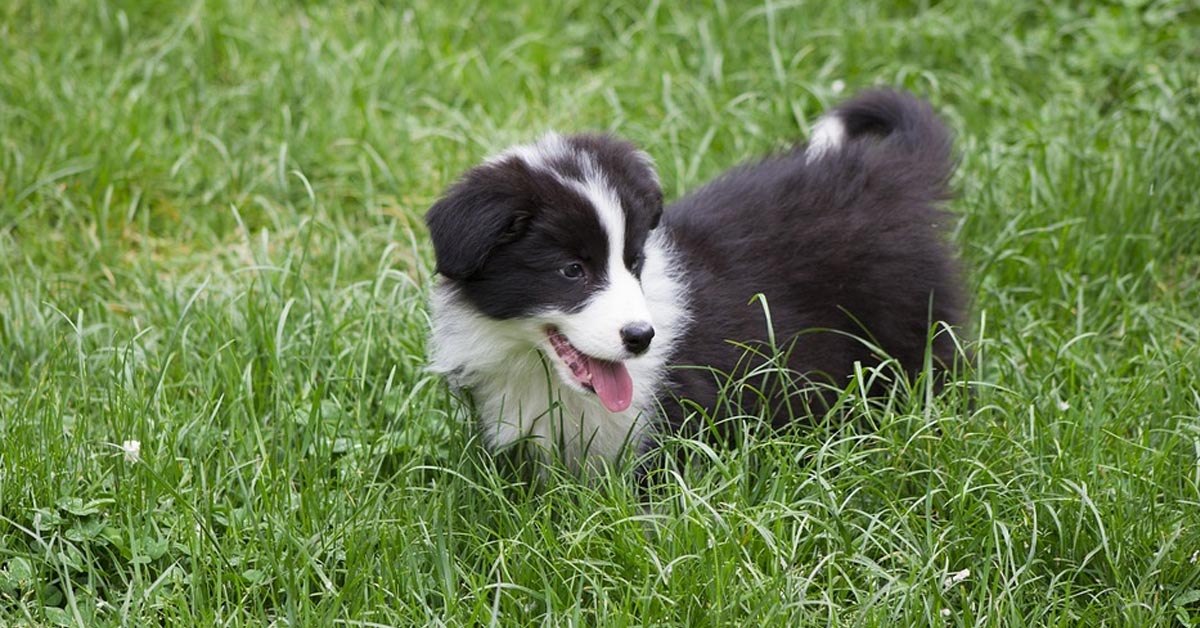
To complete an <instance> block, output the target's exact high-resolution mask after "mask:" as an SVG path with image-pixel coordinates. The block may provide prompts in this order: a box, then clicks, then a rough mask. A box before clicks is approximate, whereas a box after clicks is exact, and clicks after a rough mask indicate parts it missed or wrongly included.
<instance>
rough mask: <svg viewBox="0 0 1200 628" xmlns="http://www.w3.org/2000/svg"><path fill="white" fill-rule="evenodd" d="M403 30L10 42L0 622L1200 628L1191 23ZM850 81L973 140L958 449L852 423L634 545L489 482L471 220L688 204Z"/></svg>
mask: <svg viewBox="0 0 1200 628" xmlns="http://www.w3.org/2000/svg"><path fill="white" fill-rule="evenodd" d="M385 4H386V3H376V2H370V1H367V0H352V1H349V2H341V3H332V2H331V3H324V2H304V3H288V2H269V1H267V2H260V3H254V4H251V3H243V2H237V1H234V0H227V1H222V0H204V1H202V0H196V1H183V0H180V1H171V2H151V1H149V0H140V1H139V0H129V1H125V2H115V1H110V0H90V1H86V2H85V1H78V2H67V1H62V2H55V1H47V2H43V1H39V0H9V1H8V2H5V3H3V5H2V6H0V625H6V626H43V625H49V626H53V625H64V626H126V625H128V626H144V625H167V626H186V625H203V626H247V625H292V626H331V625H332V626H339V625H340V626H391V625H396V626H403V625H414V624H415V625H441V624H444V625H527V624H547V625H604V626H623V625H681V626H682V625H688V626H719V625H753V624H759V625H796V626H799V625H821V626H823V625H863V626H877V625H887V626H890V625H905V624H910V625H911V624H917V625H949V626H967V625H971V626H1011V625H1129V626H1144V625H1151V624H1158V625H1180V626H1182V625H1188V624H1194V623H1196V622H1197V621H1200V561H1198V557H1200V383H1198V381H1200V378H1198V375H1200V366H1198V365H1200V350H1198V349H1197V344H1198V343H1200V321H1198V318H1197V312H1200V206H1198V205H1197V202H1196V193H1195V190H1196V189H1197V188H1198V187H1200V172H1198V171H1197V169H1196V165H1197V164H1200V126H1197V124H1196V120H1197V118H1198V114H1200V49H1198V48H1197V47H1196V46H1195V42H1196V41H1198V40H1200V11H1198V10H1197V9H1196V8H1195V7H1193V6H1192V5H1190V4H1188V3H1175V2H1168V1H1156V0H1135V1H1129V2H1106V3H1055V2H1044V1H1038V0H1019V1H1014V2H1001V1H987V2H979V3H938V2H927V1H906V0H892V1H888V2H884V1H876V2H862V3H825V2H804V1H799V2H785V1H778V2H765V3H732V2H717V3H714V4H712V5H710V6H708V7H705V8H703V9H700V8H696V9H685V8H684V5H683V4H681V3H650V4H649V5H645V4H644V3H636V2H625V1H623V0H620V1H614V2H608V3H592V2H582V1H578V0H576V1H568V2H562V3H557V4H555V5H554V6H544V7H543V6H526V7H515V8H514V7H501V5H500V4H496V3H484V2H453V3H442V2H426V1H421V0H418V1H417V2H414V3H412V4H411V5H406V6H385ZM843 84H844V85H845V86H846V92H845V93H849V92H852V91H853V90H855V89H857V88H860V87H864V86H868V85H875V84H887V85H896V86H902V87H907V88H909V89H912V90H914V91H917V92H919V93H922V94H924V95H926V96H927V97H928V98H929V99H930V100H931V101H932V102H934V103H935V104H936V105H937V107H938V108H939V109H940V110H941V111H942V112H944V114H945V116H946V118H947V120H948V121H949V122H950V123H951V125H952V126H953V127H954V128H955V129H956V130H957V131H958V147H959V150H960V152H961V154H962V164H961V169H960V174H959V176H958V178H957V181H956V184H957V187H958V188H959V190H960V191H961V196H960V198H959V199H958V200H957V201H955V202H954V203H953V206H952V209H953V210H954V211H955V212H956V214H957V215H958V216H960V222H959V223H958V225H957V228H956V230H955V237H956V239H957V241H958V242H959V243H960V244H961V246H962V248H963V250H964V257H965V259H966V262H967V264H968V266H969V267H970V269H971V294H972V295H973V297H974V299H975V314H974V321H975V330H974V339H973V340H972V342H973V344H974V347H975V349H976V350H977V352H978V354H979V356H980V359H979V367H978V369H977V370H976V371H975V372H973V373H969V374H966V375H964V379H970V380H972V381H975V382H977V383H976V384H974V387H975V388H976V389H977V395H978V396H977V403H976V405H975V406H974V408H973V409H971V410H969V411H963V410H962V409H961V408H962V406H961V404H960V403H958V402H959V401H961V399H960V397H959V393H958V392H957V391H951V392H950V393H947V394H946V395H944V396H941V397H933V398H926V397H924V396H920V395H918V396H916V398H915V400H913V401H909V402H895V403H890V404H865V403H862V402H861V401H859V400H857V399H856V397H855V396H854V390H853V387H852V388H851V390H850V393H849V394H848V396H847V403H851V404H854V405H856V406H858V407H859V412H858V413H857V414H858V416H860V417H861V420H856V421H853V422H850V423H847V424H843V425H836V424H821V425H816V426H814V427H813V428H812V429H809V430H802V431H799V432H798V433H795V434H789V435H786V436H780V437H776V438H762V437H752V438H750V439H748V440H747V441H746V442H745V443H743V445H742V446H741V447H738V448H736V449H732V450H720V451H715V450H712V449H709V448H707V447H706V446H705V445H703V444H701V443H690V442H677V443H673V444H672V446H673V447H678V448H684V449H687V450H689V451H691V452H692V453H693V454H694V455H695V456H697V457H700V458H707V459H708V460H709V462H708V463H707V464H703V465H697V466H696V467H695V468H693V469H690V470H688V471H687V472H686V473H685V474H683V475H681V476H678V477H677V478H676V480H675V481H673V482H671V483H670V484H669V485H668V486H666V487H664V489H663V490H662V492H661V493H660V494H659V495H657V496H656V497H655V501H654V503H652V504H650V505H648V506H647V507H643V506H642V505H641V504H640V503H639V501H638V499H637V496H636V494H635V491H634V489H632V488H631V487H630V486H628V484H627V483H626V482H624V481H623V480H622V479H621V478H620V477H619V476H617V477H609V478H607V479H604V480H600V481H592V482H580V481H576V480H574V479H572V478H570V477H565V476H563V477H556V478H553V480H552V481H551V482H548V483H547V485H546V486H545V487H543V488H541V489H534V488H530V487H528V486H525V485H523V484H521V483H520V482H517V481H515V480H514V479H512V477H511V476H510V475H509V474H506V473H504V472H502V471H501V470H498V469H497V465H496V463H495V462H494V461H492V459H491V458H490V457H489V456H488V455H487V454H486V453H485V452H483V451H482V450H481V448H480V446H479V444H478V442H477V441H476V439H475V438H474V434H473V432H472V430H471V429H470V427H469V425H467V424H465V423H464V422H463V421H461V417H460V415H459V413H458V411H457V410H456V409H455V408H456V407H457V406H456V405H455V402H454V401H453V400H452V398H451V396H450V394H449V392H448V391H447V390H446V388H445V386H444V385H443V384H442V383H440V382H439V381H438V380H437V379H436V378H433V377H431V376H430V375H428V374H427V373H425V372H424V370H423V367H424V363H425V334H426V330H427V326H428V317H427V313H426V307H425V298H426V296H427V294H428V284H429V276H430V259H431V258H430V248H429V244H428V240H427V237H426V234H425V232H424V228H423V226H422V223H421V215H422V214H423V212H424V210H425V209H426V208H427V207H428V206H429V205H430V204H431V203H432V201H433V200H434V199H435V198H436V196H437V194H438V193H439V192H440V191H441V190H442V189H443V187H444V186H445V185H447V184H448V183H449V182H450V181H451V180H452V179H453V177H454V176H455V175H457V174H458V173H459V172H460V171H462V170H463V169H465V168H466V167H467V166H469V165H470V164H472V163H473V162H475V161H476V160H478V159H480V158H481V157H482V156H484V155H485V154H487V153H488V152H490V151H492V150H495V149H497V148H500V147H502V146H504V145H505V144H507V143H509V142H512V141H515V140H521V139H528V138H530V137H532V136H534V135H535V134H536V133H538V132H540V131H542V130H544V129H546V128H550V127H555V128H559V129H607V130H612V131H615V132H618V133H620V134H622V135H625V136H627V137H629V138H631V139H632V140H634V141H636V142H637V143H639V144H640V145H642V146H644V147H645V148H646V149H647V150H648V151H649V152H650V154H652V155H653V156H654V157H655V158H656V159H657V160H658V163H659V166H660V169H661V174H662V177H663V180H664V181H665V185H666V194H667V196H668V198H674V197H677V196H678V195H679V194H680V193H681V192H683V191H684V190H687V189H690V188H692V187H694V186H696V185H698V184H699V183H701V182H702V181H704V180H706V179H707V178H708V177H710V176H712V175H714V174H716V173H717V172H719V171H721V170H722V169H723V168H726V167H728V166H729V165H732V164H734V163H735V162H737V161H739V160H741V159H744V158H747V157H749V156H752V155H757V154H760V153H762V152H764V151H769V150H772V149H778V148H780V147H783V146H785V145H786V144H787V143H788V142H789V141H791V140H793V139H797V138H803V137H804V136H805V134H806V129H807V128H808V124H809V122H810V121H811V120H812V119H813V118H814V117H815V116H816V115H818V114H819V113H820V112H821V111H822V110H823V109H824V108H825V107H827V106H828V105H830V104H831V103H834V102H836V101H837V100H838V99H839V98H840V97H842V96H844V95H845V93H842V94H839V93H838V90H837V87H838V86H840V85H843ZM135 442H136V443H137V444H138V447H137V448H136V449H135V447H134V443H135Z"/></svg>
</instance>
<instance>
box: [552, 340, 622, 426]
mask: <svg viewBox="0 0 1200 628" xmlns="http://www.w3.org/2000/svg"><path fill="white" fill-rule="evenodd" d="M546 337H547V338H548V339H549V340H550V346H552V347H554V352H555V353H557V354H558V357H559V359H561V360H562V361H563V364H566V365H567V368H568V369H570V371H571V376H572V377H574V378H575V381H576V382H579V385H580V386H583V387H584V388H586V389H587V390H590V391H592V392H594V393H596V396H597V397H599V398H600V403H602V404H604V407H605V408H607V409H608V411H609V412H621V411H623V410H625V409H626V408H628V407H629V404H630V403H632V402H633V379H632V378H630V377H629V370H628V369H626V368H625V365H624V364H622V363H620V362H609V361H608V360H601V359H600V358H594V357H592V356H590V355H588V354H586V353H584V352H582V351H580V350H579V349H576V348H575V345H573V344H571V341H570V340H567V337H566V336H564V335H563V334H562V332H560V331H558V329H557V328H554V327H547V328H546Z"/></svg>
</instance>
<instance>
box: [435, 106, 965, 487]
mask: <svg viewBox="0 0 1200 628" xmlns="http://www.w3.org/2000/svg"><path fill="white" fill-rule="evenodd" d="M953 167H954V160H953V157H952V153H951V142H950V136H949V134H948V132H947V131H946V129H945V127H944V126H943V125H942V124H941V123H940V122H939V121H938V119H937V117H936V116H935V115H934V113H933V111H932V110H931V108H930V107H929V106H928V105H926V104H925V103H923V102H921V101H919V100H917V99H915V98H914V97H912V96H910V95H907V94H903V93H897V92H892V91H886V90H876V91H869V92H866V93H864V94H862V95H860V96H858V97H857V98H855V99H853V100H850V101H849V102H847V103H845V104H843V105H841V106H840V107H838V108H836V109H834V110H832V111H831V112H829V113H828V114H826V115H825V116H824V117H823V118H821V119H820V120H819V121H818V122H817V123H816V125H815V126H814V127H813V132H812V138H811V141H810V142H809V143H808V144H807V145H806V146H798V147H796V148H794V149H792V150H791V151H788V152H786V153H783V154H780V155H776V156H772V157H768V158H766V159H764V160H762V161H758V162H755V163H750V164H745V165H742V166H739V167H737V168H734V169H733V170H730V171H729V172H727V173H725V174H724V175H722V176H721V177H719V178H717V179H716V180H715V181H713V182H711V183H709V184H707V185H705V186H704V187H702V188H700V189H699V190H696V191H695V192H693V193H691V194H689V195H688V196H687V197H685V198H683V199H682V200H679V201H677V202H675V203H674V204H672V205H670V206H669V207H667V208H666V209H665V210H664V209H663V206H662V192H661V189H660V185H659V181H658V177H657V174H656V172H655V169H654V165H653V162H652V160H651V159H650V157H649V156H648V155H646V154H645V153H643V152H641V151H640V150H637V149H636V148H635V147H634V146H632V145H631V144H629V143H628V142H625V141H622V140H620V139H616V138H614V137H611V136H607V135H576V136H563V135H557V134H553V133H552V134H549V135H546V136H545V137H542V138H541V139H540V140H538V141H536V142H534V143H532V144H526V145H521V146H516V147H513V148H510V149H508V150H506V151H504V152H501V153H500V154H498V155H495V156H493V157H491V158H490V159H488V160H487V161H485V162H484V163H483V164H481V165H479V166H476V167H475V168H472V169H471V170H469V171H468V172H467V173H466V174H464V175H463V176H462V178H460V179H459V180H458V181H457V182H456V183H455V184H454V185H452V186H451V187H450V189H449V190H448V191H447V192H446V193H445V195H444V196H443V197H442V198H441V199H440V200H439V201H437V203H436V204H434V206H433V207H432V208H431V209H430V210H429V212H428V214H427V215H426V221H427V223H428V225H429V230H430V234H431V236H432V239H433V245H434V250H435V256H436V261H437V272H438V274H439V275H440V277H439V278H438V280H437V284H436V286H435V287H434V289H433V303H432V309H433V336H432V357H431V363H432V369H433V370H434V371H436V372H440V373H442V374H444V375H445V377H446V378H447V379H448V380H449V382H450V383H451V385H452V386H454V387H456V388H458V389H463V390H466V391H469V393H470V395H471V396H472V398H473V399H474V400H475V402H476V406H477V409H478V412H479V414H480V425H481V429H482V433H483V436H484V439H485V440H486V442H487V443H488V445H489V446H490V447H492V448H493V449H500V448H504V447H505V446H507V445H510V444H512V443H514V442H517V441H522V440H532V441H533V442H534V444H536V445H538V446H541V447H543V448H545V451H548V452H554V453H557V454H558V455H559V456H561V458H562V460H563V461H564V462H566V463H567V465H568V466H570V467H572V468H579V467H584V466H595V465H603V464H604V463H607V462H611V461H612V460H614V459H615V458H616V457H617V456H618V455H619V454H620V453H621V452H622V451H623V450H624V449H625V448H626V447H632V448H635V449H644V448H646V447H647V446H649V445H651V444H652V443H653V435H654V434H655V433H656V432H660V431H661V432H677V431H679V430H681V429H685V428H684V425H685V424H688V425H692V424H695V423H700V422H701V421H691V422H688V421H687V419H688V418H689V416H692V415H695V414H696V413H700V415H702V416H705V417H707V419H711V417H714V416H717V415H719V414H721V413H723V412H724V413H733V414H737V413H738V412H742V411H745V412H760V413H766V416H768V417H773V422H774V423H775V424H776V425H783V424H786V423H787V422H788V421H790V420H791V419H792V417H807V416H811V413H812V412H820V411H823V410H824V409H825V408H826V407H827V404H828V402H829V401H830V398H829V397H827V396H826V395H828V394H829V393H828V392H821V387H820V386H818V387H817V388H815V389H813V388H811V387H810V389H809V390H808V391H807V392H806V393H802V394H800V395H799V396H797V395H796V394H794V393H795V390H794V388H793V390H792V391H790V392H789V391H788V390H787V386H783V387H781V388H779V389H778V390H774V392H765V391H766V390H767V389H770V388H771V386H770V382H768V381H767V380H768V378H769V377H772V376H773V377H775V378H778V377H779V373H780V372H781V371H786V372H787V373H788V374H790V375H791V376H792V378H789V379H793V380H799V381H816V382H819V383H826V384H832V386H833V387H844V385H845V384H846V382H847V381H848V378H849V377H850V376H851V375H852V374H853V372H854V368H855V364H856V363H861V364H862V365H864V366H871V365H873V364H878V363H879V362H880V361H881V360H882V359H883V358H882V356H883V355H886V356H887V357H889V358H891V359H893V360H895V361H896V363H898V364H899V365H900V366H901V367H902V368H903V370H904V371H905V372H907V373H909V374H912V373H915V372H917V371H920V370H921V369H922V367H923V366H924V364H925V361H926V356H927V355H929V354H930V353H931V354H932V355H931V358H932V362H933V364H934V365H935V367H936V366H938V365H948V364H951V363H952V362H953V360H954V355H955V352H954V346H953V343H952V342H951V340H950V339H949V338H947V337H946V335H945V334H938V335H935V336H934V339H933V341H932V344H931V343H930V340H929V338H930V330H931V327H932V326H933V325H935V324H936V323H938V322H944V323H947V324H949V325H959V324H961V323H962V322H963V318H964V311H963V310H964V307H963V290H962V288H961V285H960V273H959V270H958V264H957V261H956V255H955V254H954V251H953V248H952V247H951V246H950V245H949V244H948V242H947V241H946V238H945V234H944V227H945V225H946V223H947V216H946V215H945V214H944V213H943V212H942V211H941V209H940V208H939V204H940V203H941V202H942V201H944V200H946V199H947V198H948V197H949V191H948V184H947V182H948V179H949V177H950V175H951V173H952V171H953ZM768 312H769V319H768ZM696 367H700V368H696ZM772 374H774V375H772ZM739 377H740V378H741V379H739V380H738V381H740V382H741V386H738V387H734V388H737V389H738V390H740V391H742V393H744V399H742V401H747V403H750V404H751V405H753V404H757V405H754V407H751V408H748V409H746V410H739V409H738V408H740V407H741V406H740V402H739V400H738V399H734V400H733V402H732V403H731V400H730V396H731V394H733V395H734V396H735V397H736V396H737V394H736V391H735V392H733V393H731V390H729V389H727V388H729V387H728V386H727V384H728V382H729V381H730V378H735V379H736V378H739ZM824 388H826V389H828V388H830V387H829V386H825V387H824ZM814 390H816V392H814ZM797 400H799V401H797ZM797 404H803V405H802V407H800V408H797V407H795V406H796V405H797ZM707 419H706V420H707Z"/></svg>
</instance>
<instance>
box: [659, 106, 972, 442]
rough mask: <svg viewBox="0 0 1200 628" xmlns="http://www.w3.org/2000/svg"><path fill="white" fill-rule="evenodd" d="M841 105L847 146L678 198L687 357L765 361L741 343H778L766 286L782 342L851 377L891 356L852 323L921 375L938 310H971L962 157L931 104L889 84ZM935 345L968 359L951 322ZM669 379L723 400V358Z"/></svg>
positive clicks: (710, 405)
mask: <svg viewBox="0 0 1200 628" xmlns="http://www.w3.org/2000/svg"><path fill="white" fill-rule="evenodd" d="M835 111H836V114H837V115H838V116H839V117H840V118H841V120H842V121H843V123H844V124H845V128H846V131H847V137H846V139H845V141H844V142H843V144H842V145H841V146H840V147H838V148H836V149H833V150H830V151H828V152H827V153H826V154H824V155H823V156H821V157H819V158H816V159H814V160H813V161H812V162H809V161H808V158H807V156H806V155H805V150H804V148H803V147H801V148H797V149H795V150H793V151H791V152H789V153H786V154H783V155H779V156H775V157H770V158H767V159H764V160H762V161H760V162H758V163H754V164H750V165H744V166H741V167H738V168H735V169H734V170H732V171H730V172H728V173H726V174H725V175H723V176H721V177H720V178H718V179H717V180H715V181H713V182H711V183H709V184H708V185H706V186H704V187H702V188H700V189H699V190H696V191H695V192H693V193H691V194H689V195H688V196H687V197H685V198H683V199H681V200H679V201H678V202H676V203H674V204H672V205H670V206H669V207H668V208H667V209H666V211H665V212H664V215H663V219H662V225H663V228H665V229H667V230H669V232H670V234H671V237H672V239H673V241H674V242H675V245H676V248H677V250H678V251H679V253H681V254H682V256H683V260H682V261H683V265H684V267H686V268H687V273H686V277H687V281H688V284H689V286H690V291H689V296H690V301H691V303H692V304H693V322H692V324H691V325H690V327H689V329H688V332H687V334H686V335H685V338H684V339H683V341H682V342H680V343H679V349H678V351H677V353H676V355H675V356H674V358H673V360H672V362H673V363H674V364H676V365H703V366H708V367H712V368H714V369H715V370H717V371H719V372H721V373H726V374H733V375H735V376H739V375H743V374H745V373H746V372H748V369H751V368H754V367H756V366H759V365H761V364H762V363H763V360H762V359H751V360H749V361H743V362H742V363H741V364H740V365H739V360H742V359H743V357H744V356H745V355H746V351H745V349H744V348H741V347H737V346H734V345H733V344H732V343H730V342H729V341H730V340H731V339H732V340H737V341H739V342H740V343H744V344H749V345H751V346H756V345H757V346H760V347H761V346H763V345H765V343H766V340H767V338H768V335H767V327H766V321H765V319H764V316H763V309H762V306H761V304H760V303H758V302H756V301H753V300H754V297H755V295H756V294H762V295H764V296H765V297H766V300H767V303H768V305H769V307H770V312H771V315H772V324H773V326H774V331H775V335H776V344H777V346H779V347H782V348H785V349H790V354H789V360H788V363H787V366H788V367H789V369H790V370H792V371H793V372H795V373H797V374H801V375H804V376H807V377H809V378H811V379H814V380H816V381H826V382H829V383H832V384H833V385H834V386H837V387H842V386H844V384H845V382H846V381H847V378H848V377H849V376H850V375H851V374H852V371H853V368H854V363H855V362H856V361H858V362H862V363H863V364H864V365H866V366H870V365H872V364H876V363H878V361H879V356H877V355H874V354H873V353H872V351H871V350H870V349H869V348H868V346H867V345H865V344H864V343H863V342H862V341H860V340H858V339H855V338H853V337H850V336H848V335H847V334H849V335H852V336H857V337H862V338H870V339H873V340H874V341H875V342H877V343H878V346H879V347H880V348H882V349H883V351H884V352H886V353H887V354H888V355H889V356H890V357H892V358H894V359H896V360H898V361H899V362H900V364H901V365H902V366H903V368H904V370H906V371H907V372H909V373H910V374H911V373H913V372H914V371H917V370H919V369H920V368H922V365H923V363H924V355H925V349H926V345H927V339H928V333H929V330H930V326H931V323H933V322H936V321H945V322H948V323H951V324H953V325H960V324H962V323H963V322H964V296H963V291H962V288H961V280H960V271H959V267H958V263H957V261H956V256H955V255H954V253H953V250H952V248H951V246H950V245H949V243H948V242H947V240H946V237H945V230H946V227H947V226H948V225H949V221H950V218H949V216H947V215H946V214H945V213H944V212H943V211H942V210H941V209H939V204H940V203H941V202H942V201H945V200H946V199H948V198H949V197H950V192H949V189H948V187H947V182H948V180H949V177H950V175H951V173H952V171H953V167H954V160H953V158H952V156H951V143H950V137H949V134H948V133H947V131H946V129H945V128H944V127H943V126H942V124H941V123H940V122H939V121H938V119H937V117H936V116H935V115H934V113H933V111H932V110H931V109H930V107H929V106H928V105H926V104H925V103H923V102H921V101H919V100H917V99H915V98H913V97H911V96H908V95H904V94H899V93H896V92H891V91H873V92H868V93H866V94H864V95H861V96H859V97H858V98H856V99H854V100H852V101H850V102H849V103H847V104H845V105H843V106H842V107H840V108H838V109H836V110H835ZM815 330H831V331H815ZM838 332H841V333H838ZM933 357H934V359H935V361H936V363H940V364H950V363H952V362H953V360H954V347H953V346H952V344H951V341H950V340H949V339H948V338H947V337H946V336H945V335H944V334H942V335H940V336H938V337H937V339H936V340H935V341H934V343H933ZM671 380H672V381H671V386H670V393H671V394H670V397H673V398H675V399H678V398H682V399H688V400H691V401H692V402H694V403H695V404H697V405H699V406H700V407H701V408H705V409H707V410H708V411H710V412H712V411H714V410H716V408H714V405H715V404H716V402H717V397H718V390H719V382H718V380H717V379H716V378H714V376H713V374H712V373H711V372H707V371H704V370H696V369H676V370H674V371H673V372H672V374H671ZM759 380H761V378H757V379H756V380H754V381H752V383H754V382H755V381H759ZM675 399H667V400H665V403H664V407H665V409H666V412H667V415H668V417H667V418H668V419H669V421H670V423H671V424H672V425H674V426H676V428H678V426H679V424H680V422H681V421H682V420H683V418H684V417H685V414H686V412H687V407H686V406H684V405H682V404H680V403H678V402H677V401H675ZM817 399H818V400H820V399H821V397H820V396H819V395H818V397H817ZM735 401H737V400H735ZM784 401H785V399H783V396H782V395H777V396H775V397H774V398H773V399H772V403H773V405H775V406H776V408H775V415H774V416H775V418H776V422H777V423H780V422H783V421H784V420H786V419H787V418H788V414H789V413H787V412H783V411H782V409H781V408H779V407H778V406H779V405H780V404H782V403H783V402H784ZM813 409H814V410H820V408H813Z"/></svg>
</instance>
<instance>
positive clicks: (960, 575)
mask: <svg viewBox="0 0 1200 628" xmlns="http://www.w3.org/2000/svg"><path fill="white" fill-rule="evenodd" d="M970 577H971V570H970V569H964V570H962V571H956V572H954V573H952V574H950V575H948V576H946V579H945V580H942V586H944V587H946V588H947V589H949V588H950V587H952V586H954V585H956V584H958V583H960V582H962V581H963V580H966V579H967V578H970Z"/></svg>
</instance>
